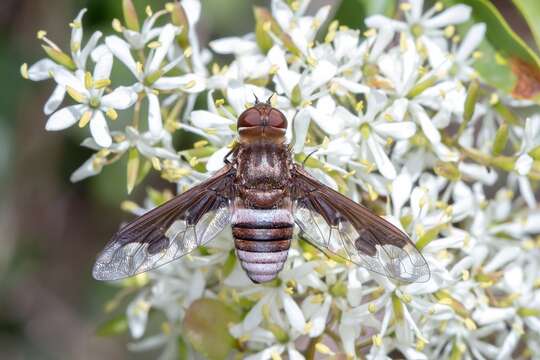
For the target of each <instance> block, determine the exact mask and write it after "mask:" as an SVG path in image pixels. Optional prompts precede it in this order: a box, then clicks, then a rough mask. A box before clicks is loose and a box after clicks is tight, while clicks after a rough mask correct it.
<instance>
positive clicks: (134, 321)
mask: <svg viewBox="0 0 540 360" xmlns="http://www.w3.org/2000/svg"><path fill="white" fill-rule="evenodd" d="M146 296H147V295H146V292H143V293H141V294H139V295H138V296H137V297H136V298H135V300H133V301H132V302H131V303H130V304H129V305H128V307H127V319H128V325H129V331H130V333H131V336H133V337H134V338H135V339H138V338H140V337H141V336H143V335H144V331H145V329H146V322H147V321H148V311H149V310H150V308H151V306H150V303H149V302H148V301H147V300H146Z"/></svg>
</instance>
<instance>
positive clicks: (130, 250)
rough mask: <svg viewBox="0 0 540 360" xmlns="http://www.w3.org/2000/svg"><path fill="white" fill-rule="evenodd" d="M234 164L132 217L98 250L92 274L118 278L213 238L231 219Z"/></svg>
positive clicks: (163, 261) (146, 269)
mask: <svg viewBox="0 0 540 360" xmlns="http://www.w3.org/2000/svg"><path fill="white" fill-rule="evenodd" d="M233 181H234V169H233V168H232V167H231V166H230V165H226V166H225V167H224V168H223V169H221V170H220V171H218V172H217V173H216V174H215V175H214V176H213V177H211V178H210V179H208V180H206V181H204V182H202V183H200V184H199V185H196V186H194V187H193V188H191V189H190V190H188V191H186V192H184V193H182V194H180V195H178V196H177V197H175V198H173V199H171V200H170V201H168V202H166V203H165V204H163V205H161V206H159V207H157V208H155V209H153V210H151V211H149V212H148V213H146V214H144V215H142V216H141V217H139V218H137V219H135V220H134V221H132V222H131V223H129V224H127V225H126V226H124V227H123V228H121V229H120V231H118V232H117V233H116V234H115V235H114V236H113V238H112V239H111V241H110V242H109V243H108V244H107V245H106V246H105V249H103V251H102V252H101V253H100V254H99V255H98V257H97V260H96V263H95V265H94V269H93V271H92V275H93V276H94V278H95V279H97V280H117V279H121V278H125V277H129V276H132V275H136V274H139V273H142V272H145V271H148V270H150V269H153V268H156V267H159V266H161V265H164V264H166V263H168V262H170V261H172V260H175V259H177V258H179V257H181V256H183V255H185V254H187V253H189V252H191V251H192V250H194V249H195V248H197V247H198V246H201V245H203V244H205V243H207V242H208V241H210V240H211V239H213V238H214V237H215V236H216V235H217V234H218V233H219V232H221V230H223V228H224V227H225V226H226V225H227V224H228V223H229V222H230V212H229V205H230V202H231V199H233V198H234V194H233V192H234V190H233V189H234V188H233Z"/></svg>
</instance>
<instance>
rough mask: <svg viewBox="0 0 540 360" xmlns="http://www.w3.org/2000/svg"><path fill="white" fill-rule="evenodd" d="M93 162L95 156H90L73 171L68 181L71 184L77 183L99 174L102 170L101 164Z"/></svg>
mask: <svg viewBox="0 0 540 360" xmlns="http://www.w3.org/2000/svg"><path fill="white" fill-rule="evenodd" d="M95 160H96V155H92V156H91V157H90V158H89V159H88V160H86V161H85V162H84V163H83V164H82V165H81V166H80V167H79V168H78V169H77V170H75V171H74V172H73V174H71V176H70V178H69V180H70V181H71V182H78V181H81V180H83V179H86V178H88V177H90V176H94V175H97V174H99V173H100V172H101V169H103V164H102V163H101V162H96V161H95Z"/></svg>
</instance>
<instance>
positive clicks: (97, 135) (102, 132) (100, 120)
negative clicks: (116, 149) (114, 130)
mask: <svg viewBox="0 0 540 360" xmlns="http://www.w3.org/2000/svg"><path fill="white" fill-rule="evenodd" d="M90 133H91V134H92V137H93V138H94V140H95V141H96V143H97V144H98V145H99V146H101V147H104V148H108V147H109V146H111V144H112V138H111V134H110V133H109V126H108V125H107V120H105V116H103V113H102V112H101V111H100V110H96V111H94V116H93V117H92V119H91V120H90Z"/></svg>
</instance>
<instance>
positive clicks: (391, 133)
mask: <svg viewBox="0 0 540 360" xmlns="http://www.w3.org/2000/svg"><path fill="white" fill-rule="evenodd" d="M372 128H373V129H375V132H377V134H379V135H382V136H386V137H391V138H393V139H398V140H405V139H408V138H410V137H411V136H413V135H414V133H415V132H416V125H415V123H413V122H412V121H402V122H394V121H392V122H389V121H377V122H375V123H373V126H372Z"/></svg>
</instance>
